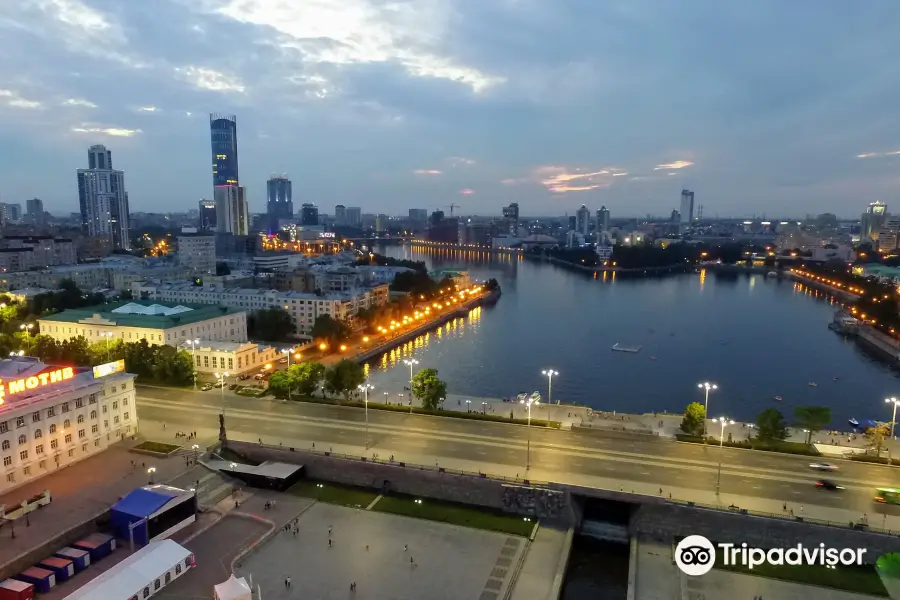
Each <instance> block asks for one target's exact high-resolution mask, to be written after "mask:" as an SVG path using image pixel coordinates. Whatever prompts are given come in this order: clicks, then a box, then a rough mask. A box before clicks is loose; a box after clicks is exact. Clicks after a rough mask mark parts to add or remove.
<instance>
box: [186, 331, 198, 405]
mask: <svg viewBox="0 0 900 600" xmlns="http://www.w3.org/2000/svg"><path fill="white" fill-rule="evenodd" d="M187 343H188V344H190V345H191V363H193V365H192V366H193V370H194V391H195V392H196V391H197V353H196V350H197V344H199V343H200V340H188V341H187Z"/></svg>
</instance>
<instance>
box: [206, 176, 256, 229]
mask: <svg viewBox="0 0 900 600" xmlns="http://www.w3.org/2000/svg"><path fill="white" fill-rule="evenodd" d="M213 194H214V197H215V202H216V231H219V232H222V233H233V234H234V235H250V209H249V207H248V206H247V196H246V194H245V193H244V188H243V187H242V186H239V185H221V186H216V189H215V191H214V192H213Z"/></svg>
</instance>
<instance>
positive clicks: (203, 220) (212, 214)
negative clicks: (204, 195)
mask: <svg viewBox="0 0 900 600" xmlns="http://www.w3.org/2000/svg"><path fill="white" fill-rule="evenodd" d="M199 212H200V220H199V226H200V229H202V230H203V231H215V230H216V202H215V200H201V201H200V204H199Z"/></svg>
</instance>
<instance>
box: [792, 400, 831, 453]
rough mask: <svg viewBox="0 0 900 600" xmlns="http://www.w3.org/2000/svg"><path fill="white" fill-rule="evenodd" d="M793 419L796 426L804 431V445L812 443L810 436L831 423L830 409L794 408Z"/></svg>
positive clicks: (813, 407)
mask: <svg viewBox="0 0 900 600" xmlns="http://www.w3.org/2000/svg"><path fill="white" fill-rule="evenodd" d="M794 418H795V419H797V425H798V426H800V427H802V428H803V429H805V430H806V443H807V444H810V443H812V436H813V435H814V434H815V433H816V432H818V431H821V430H822V429H823V428H824V427H825V426H826V425H828V424H829V423H831V409H830V408H828V407H827V406H796V407H794Z"/></svg>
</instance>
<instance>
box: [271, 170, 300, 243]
mask: <svg viewBox="0 0 900 600" xmlns="http://www.w3.org/2000/svg"><path fill="white" fill-rule="evenodd" d="M266 200H267V202H266V215H267V216H268V221H269V232H270V233H273V232H276V231H278V230H279V229H280V226H279V224H278V222H279V220H283V219H284V220H288V221H290V220H293V218H294V202H293V200H291V180H290V179H288V177H287V175H272V176H271V177H269V181H267V182H266Z"/></svg>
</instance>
